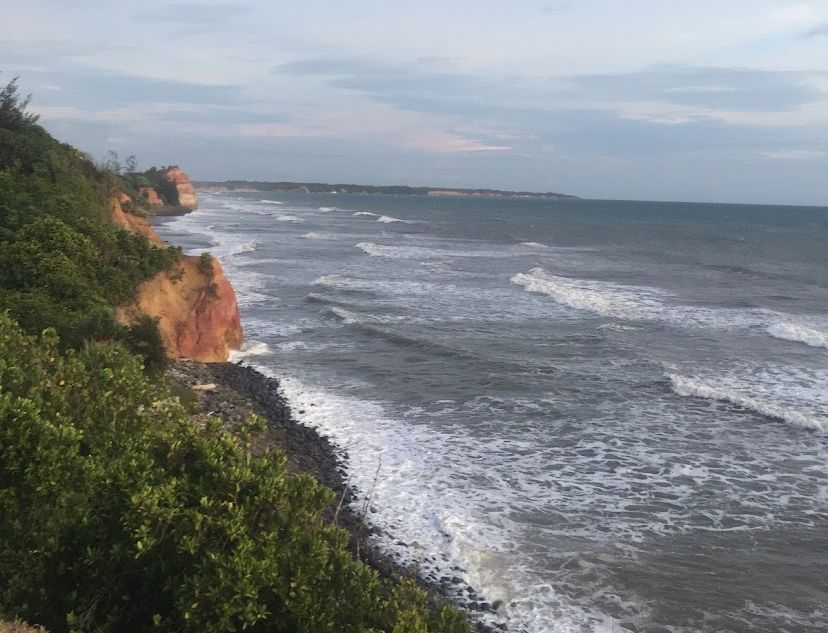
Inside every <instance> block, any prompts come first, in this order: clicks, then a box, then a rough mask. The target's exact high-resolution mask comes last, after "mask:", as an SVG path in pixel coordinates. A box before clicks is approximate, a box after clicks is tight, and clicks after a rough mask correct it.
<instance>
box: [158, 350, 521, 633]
mask: <svg viewBox="0 0 828 633" xmlns="http://www.w3.org/2000/svg"><path fill="white" fill-rule="evenodd" d="M165 374H166V376H167V378H168V379H169V380H170V381H171V382H173V383H176V384H178V385H181V386H184V387H187V388H190V389H192V388H193V387H194V386H199V388H197V389H195V390H194V391H193V393H195V394H197V399H198V403H199V413H197V414H195V415H196V417H197V416H206V415H213V416H216V417H219V418H221V419H222V420H223V421H224V422H225V424H226V425H227V426H228V428H229V429H231V430H235V429H236V428H237V427H238V426H239V425H240V424H241V423H242V422H244V420H246V419H247V417H248V416H249V415H250V414H251V413H254V414H256V415H258V416H260V417H261V418H262V419H264V420H265V423H266V429H265V431H264V433H262V434H261V435H259V436H257V437H256V438H254V441H253V445H252V448H253V451H254V453H255V452H258V453H261V452H263V451H264V450H266V449H272V448H276V449H279V450H281V451H283V452H284V453H285V455H286V456H287V459H288V468H289V470H290V471H291V472H294V473H297V474H298V473H304V474H310V475H312V476H314V477H315V478H316V479H317V480H318V481H319V482H320V483H322V484H323V485H325V486H327V487H328V488H331V489H332V490H333V491H334V493H335V494H336V498H337V499H338V500H339V501H338V502H337V504H338V507H337V508H333V507H332V508H330V509H329V515H328V517H327V518H328V519H329V520H330V521H331V522H334V523H336V524H337V525H339V526H340V527H341V528H343V529H345V530H347V532H348V533H349V535H350V546H349V547H350V550H351V554H352V555H353V556H354V558H356V559H359V560H360V561H362V562H363V563H365V564H366V565H368V566H370V567H372V568H373V569H375V570H377V571H378V572H379V574H380V575H381V576H382V577H384V578H388V579H400V578H408V579H411V580H413V581H414V582H416V583H417V585H418V586H419V587H420V588H421V589H423V590H424V591H425V592H426V594H427V595H428V602H429V605H430V607H431V608H433V609H439V608H440V607H442V606H443V605H445V604H453V605H454V606H457V607H459V608H461V609H462V610H463V611H464V612H466V613H467V614H468V615H469V623H470V625H471V627H472V630H473V631H477V632H479V633H503V632H505V631H507V630H508V629H507V627H506V626H505V625H504V624H489V623H484V622H482V621H480V620H479V619H477V618H476V617H475V614H477V616H478V617H479V616H482V615H483V614H486V613H489V614H496V613H497V610H498V607H499V605H497V604H495V605H490V604H489V603H488V602H486V601H484V600H483V599H482V597H480V596H478V594H477V592H476V591H475V589H474V588H473V587H472V586H470V585H468V584H467V583H465V582H463V581H462V579H461V578H460V577H459V575H460V574H461V573H462V572H463V570H462V569H460V568H459V567H455V568H452V569H451V570H450V571H449V572H447V573H448V574H450V575H446V574H444V575H442V576H441V577H439V578H438V577H423V576H422V575H421V574H419V572H418V569H417V567H416V566H406V565H403V564H401V563H399V562H398V561H396V560H394V559H393V557H391V556H390V555H388V554H387V553H385V552H384V551H382V549H381V548H380V547H379V546H378V545H376V544H374V543H373V542H372V538H371V537H372V536H374V535H378V534H382V533H383V532H382V530H380V529H379V528H377V527H376V526H372V525H371V523H370V521H369V520H366V516H365V515H363V514H362V513H361V512H359V511H357V510H356V509H355V508H354V504H355V502H356V500H357V498H356V495H355V494H354V491H353V489H352V488H351V487H350V485H349V480H348V479H347V460H348V456H347V454H345V453H344V452H343V451H342V450H339V449H337V448H336V447H335V446H334V445H333V444H332V443H331V442H330V440H329V439H328V438H327V437H324V436H322V435H320V434H319V433H318V432H317V431H316V430H315V429H313V428H311V427H308V426H305V425H304V424H302V423H301V422H298V421H297V420H296V419H295V418H294V417H293V415H292V413H291V408H290V404H289V403H288V402H287V400H286V399H285V398H284V396H282V394H281V392H280V386H279V381H278V380H277V379H276V378H272V377H269V376H266V375H264V374H263V373H261V372H260V371H258V370H257V369H255V368H253V367H251V366H249V365H246V364H244V361H239V362H237V363H234V362H224V363H200V362H198V361H192V360H177V361H171V362H170V365H169V367H168V368H167V370H166V372H165ZM363 507H364V508H365V509H366V515H367V514H368V513H370V511H371V508H370V507H366V506H363ZM462 593H465V594H466V595H467V596H468V597H469V599H468V600H467V601H466V600H461V599H459V596H460V595H461V594H462Z"/></svg>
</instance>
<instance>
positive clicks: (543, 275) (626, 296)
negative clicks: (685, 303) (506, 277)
mask: <svg viewBox="0 0 828 633" xmlns="http://www.w3.org/2000/svg"><path fill="white" fill-rule="evenodd" d="M511 281H512V283H515V284H518V285H520V286H523V287H524V288H525V289H526V290H528V291H529V292H537V293H541V294H545V295H548V296H550V297H552V298H553V299H555V301H557V302H558V303H562V304H564V305H568V306H569V307H571V308H577V309H579V310H589V311H591V312H596V313H597V314H600V315H602V316H607V317H615V318H645V319H646V318H649V319H654V318H658V317H659V316H661V315H663V313H664V304H663V303H662V300H661V298H662V296H663V293H662V292H661V291H659V290H657V289H654V288H643V287H637V286H622V285H620V284H613V283H610V282H600V281H592V280H585V279H572V278H569V277H558V276H556V275H551V274H549V273H548V272H546V271H545V270H544V269H543V268H533V269H532V270H530V271H529V272H528V273H518V274H516V275H514V276H513V277H512V279H511Z"/></svg>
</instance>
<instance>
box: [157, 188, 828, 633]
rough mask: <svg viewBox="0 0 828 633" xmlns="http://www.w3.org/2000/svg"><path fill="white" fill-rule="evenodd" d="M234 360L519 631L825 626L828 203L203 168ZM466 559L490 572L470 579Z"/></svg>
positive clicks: (205, 214)
mask: <svg viewBox="0 0 828 633" xmlns="http://www.w3.org/2000/svg"><path fill="white" fill-rule="evenodd" d="M200 205H201V206H200V208H199V209H198V210H197V211H195V212H193V213H190V214H188V215H186V216H181V217H177V218H164V219H161V220H159V221H158V222H157V227H156V228H157V229H158V230H159V232H160V233H161V235H162V236H163V237H164V238H165V239H168V240H170V241H171V242H173V243H176V244H181V245H183V246H184V247H185V248H186V249H187V250H188V251H189V252H191V253H198V252H202V251H203V250H209V251H210V252H212V253H213V254H214V255H215V256H217V257H219V258H220V259H221V261H222V263H223V265H224V268H225V271H226V272H227V274H228V276H229V277H230V279H231V281H232V282H233V284H234V286H235V288H236V292H237V295H238V299H239V304H240V308H241V312H242V323H243V325H244V328H245V335H246V343H245V347H244V349H243V350H242V351H241V352H239V353H237V354H236V355H235V356H234V358H235V359H236V360H239V359H243V360H244V361H245V362H246V363H248V364H250V365H252V366H255V367H257V368H258V369H260V370H261V371H263V372H264V373H267V374H268V375H272V376H275V377H276V378H278V379H279V380H280V382H281V385H282V389H283V391H284V395H285V396H286V397H287V398H288V399H289V401H290V402H291V404H292V408H293V410H294V413H295V415H296V417H297V418H298V419H299V420H300V421H301V422H303V423H304V424H307V425H309V426H312V427H314V428H316V429H318V430H319V431H320V432H321V433H322V434H324V435H327V436H328V437H330V438H331V440H332V441H333V442H334V443H335V445H336V446H337V447H339V448H340V449H341V450H343V451H345V452H346V453H347V456H348V473H347V476H348V477H349V479H350V485H351V486H352V487H354V488H355V489H356V490H357V491H358V496H359V501H358V502H357V503H358V504H360V506H365V507H367V508H368V520H369V521H370V523H372V524H373V525H375V526H377V527H378V528H380V529H381V531H382V532H381V535H380V536H379V537H378V538H379V539H380V540H381V544H382V546H383V547H384V548H385V549H386V550H387V551H389V552H390V553H391V554H392V555H394V556H395V557H396V558H397V559H398V560H400V561H401V562H404V563H407V564H414V565H416V566H417V567H418V568H419V570H420V571H421V573H422V574H423V575H425V576H427V577H431V578H434V579H440V578H447V577H448V578H454V579H461V580H462V581H463V584H458V585H457V589H456V591H457V592H458V599H461V600H466V601H469V600H476V601H481V600H482V601H485V602H486V603H488V604H490V605H494V606H495V607H496V610H494V611H491V612H488V613H483V614H482V615H480V616H479V617H482V618H483V619H484V620H486V621H489V622H492V623H503V624H505V625H507V626H508V630H509V631H511V632H524V631H525V632H527V633H536V632H546V631H550V632H579V633H581V632H601V633H604V632H606V633H610V632H617V633H620V632H623V631H630V632H638V633H644V632H647V633H663V632H670V633H685V632H687V633H689V632H702V631H704V632H709V631H728V632H738V633H743V632H744V633H747V632H748V631H750V632H751V633H756V632H767V633H780V632H790V633H794V632H795V633H809V632H814V633H816V632H817V631H820V632H823V633H824V632H825V631H826V630H828V209H826V208H805V207H773V206H748V205H708V204H684V203H661V202H658V203H656V202H610V201H589V200H530V199H508V198H499V199H497V198H435V197H416V196H412V197H402V196H400V197H397V196H382V195H370V196H359V195H335V194H329V195H322V194H319V195H311V194H299V193H273V194H270V193H232V192H231V193H213V194H201V197H200ZM465 584H470V585H471V586H472V587H473V588H474V589H475V590H476V592H477V593H476V594H475V595H473V596H471V597H469V596H468V595H459V594H460V593H463V592H465V591H466V590H465V589H464V588H463V587H464V586H465Z"/></svg>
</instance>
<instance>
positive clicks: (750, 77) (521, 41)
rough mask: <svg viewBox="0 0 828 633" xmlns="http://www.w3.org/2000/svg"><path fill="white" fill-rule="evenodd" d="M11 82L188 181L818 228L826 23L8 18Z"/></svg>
mask: <svg viewBox="0 0 828 633" xmlns="http://www.w3.org/2000/svg"><path fill="white" fill-rule="evenodd" d="M3 5H5V6H3V7H2V14H3V21H2V24H0V70H2V71H3V74H2V75H0V80H4V79H6V80H7V79H10V78H11V77H13V76H15V75H19V76H20V83H21V86H22V88H23V90H24V91H26V92H32V93H33V95H34V96H33V101H32V104H33V109H34V110H36V111H37V112H39V113H40V114H41V117H42V118H41V121H42V123H43V124H44V125H45V126H46V127H47V128H48V129H49V130H50V131H52V132H53V133H54V134H56V135H57V136H59V137H60V138H62V139H64V140H67V141H69V142H71V143H73V144H75V145H77V146H79V147H81V148H82V149H84V150H86V151H88V152H89V153H90V154H92V155H93V156H96V157H102V156H103V155H105V153H106V151H107V150H109V149H113V150H115V151H118V152H119V153H120V154H121V155H127V154H132V153H134V154H136V155H137V156H138V159H139V163H140V164H141V165H144V166H148V165H149V164H161V163H163V164H167V163H179V164H181V165H182V166H183V167H184V168H185V169H186V170H188V171H189V172H190V174H191V176H193V177H194V178H198V179H225V178H247V179H268V180H319V181H326V182H360V183H377V184H411V185H437V186H458V187H459V186H469V187H495V188H508V189H532V190H543V191H547V190H551V191H561V192H566V193H574V194H577V195H581V196H585V197H598V198H633V199H654V200H699V201H726V202H767V203H791V204H821V205H825V204H828V1H826V0H812V1H782V0H779V1H777V0H727V2H724V1H722V0H715V1H714V0H692V1H691V0H646V1H644V0H570V1H567V0H539V1H537V2H522V1H519V0H512V1H509V2H506V1H498V2H495V1H493V0H474V1H467V0H456V1H448V0H445V1H443V2H437V1H432V0H418V2H416V3H414V2H393V1H385V2H380V1H371V2H369V1H358V0H352V1H350V2H342V1H339V2H334V1H331V0H305V1H303V2H301V3H299V2H278V1H272V2H267V1H264V0H250V1H242V2H237V3H236V2H233V3H230V2H196V3H182V2H175V3H170V2H154V1H152V0H145V1H143V2H141V3H114V2H111V1H108V0H107V1H103V0H77V1H76V2H71V3H70V2H65V1H63V0H61V1H59V2H58V1H44V0H27V2H11V1H10V0H4V1H3Z"/></svg>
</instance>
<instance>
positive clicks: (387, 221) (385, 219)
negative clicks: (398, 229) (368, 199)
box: [377, 215, 413, 224]
mask: <svg viewBox="0 0 828 633" xmlns="http://www.w3.org/2000/svg"><path fill="white" fill-rule="evenodd" d="M377 222H382V223H383V224H391V223H392V222H402V223H403V224H413V222H412V221H411V220H401V219H400V218H393V217H391V216H390V215H381V216H380V217H378V218H377Z"/></svg>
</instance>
